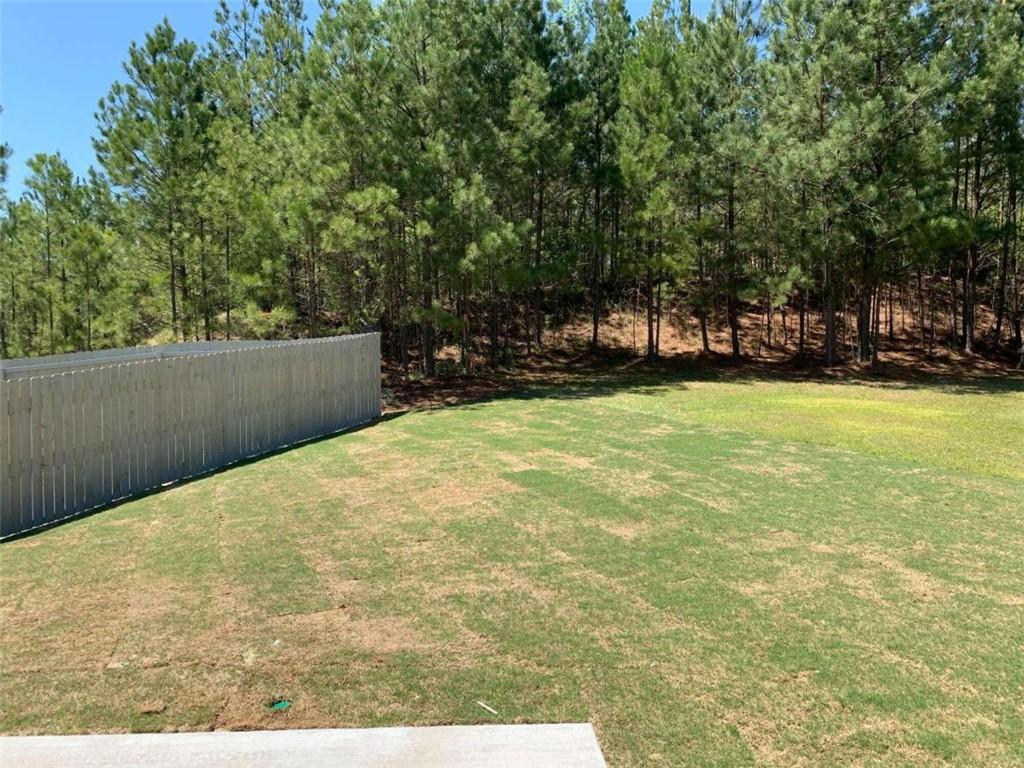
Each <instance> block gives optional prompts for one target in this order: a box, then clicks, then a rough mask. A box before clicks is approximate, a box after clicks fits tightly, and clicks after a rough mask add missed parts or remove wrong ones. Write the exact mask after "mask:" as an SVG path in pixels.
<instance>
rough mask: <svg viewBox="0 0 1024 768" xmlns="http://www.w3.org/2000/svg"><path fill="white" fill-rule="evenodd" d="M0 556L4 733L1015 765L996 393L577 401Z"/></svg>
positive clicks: (527, 396) (233, 481)
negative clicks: (543, 730) (589, 737)
mask: <svg viewBox="0 0 1024 768" xmlns="http://www.w3.org/2000/svg"><path fill="white" fill-rule="evenodd" d="M0 559H2V576H3V581H2V595H0V609H2V614H0V615H2V617H3V621H2V642H3V658H2V677H0V697H2V701H3V706H2V707H0V729H2V730H3V731H5V732H8V733H12V732H19V733H28V732H46V733H63V732H80V731H108V730H122V729H126V728H127V729H132V730H163V729H177V728H181V729H205V728H243V727H306V726H374V725H397V724H429V723H474V722H495V721H497V722H547V721H581V720H590V721H591V722H593V723H594V725H595V727H596V728H597V730H598V734H599V737H600V740H601V744H602V747H603V749H604V751H605V754H606V757H607V759H608V762H609V764H610V765H612V766H633V765H653V766H657V765H691V764H692V765H704V764H720V765H743V764H754V763H758V764H773V765H787V766H788V765H797V764H835V765H847V764H853V763H860V764H869V765H870V764H929V763H941V762H942V761H953V762H955V763H958V764H974V765H979V766H981V765H984V766H992V765H1015V764H1019V763H1020V762H1021V761H1024V708H1022V707H1024V705H1022V699H1021V691H1022V690H1024V664H1022V663H1021V657H1022V653H1024V390H1022V389H1021V387H1020V386H1019V382H1014V381H992V382H989V383H973V384H943V383H932V384H920V383H919V384H917V385H915V386H895V385H883V384H852V383H844V384H836V383H803V382H796V381H789V382H779V381H769V380H764V379H757V378H742V377H740V376H732V377H728V378H725V379H723V378H720V377H714V376H709V375H705V376H699V377H692V376H685V375H674V376H667V375H666V376H665V377H661V376H653V375H649V374H647V375H634V376H629V377H623V376H621V375H618V376H616V375H612V374H607V375H601V376H596V377H594V378H592V379H590V380H588V381H586V382H583V383H576V384H564V385H560V386H546V387H538V388H534V389H529V390H525V391H521V392H517V393H512V394H509V395H508V396H503V397H500V398H494V399H490V400H485V401H480V402H476V403H467V404H463V405H456V406H450V407H445V408H439V409H433V410H424V411H419V412H413V413H408V414H404V415H400V416H396V417H393V418H390V419H388V420H385V421H382V422H380V423H378V424H375V425H372V426H370V427H367V428H364V429H361V430H359V431H357V432H353V433H351V434H347V435H342V436H339V437H335V438H332V439H328V440H323V441H320V442H316V443H313V444H309V445H306V446H303V447H300V448H297V449H294V450H292V451H288V452H285V453H281V454H279V455H276V456H272V457H269V458H266V459H263V460H261V461H256V462H253V463H250V464H247V465H245V466H241V467H236V468H234V469H230V470H227V471H224V472H221V473H219V474H216V475H213V476H210V477H207V478H204V479H201V480H197V481H194V482H191V483H188V484H186V485H183V486H181V487H177V488H172V489H168V490H166V491H164V492H162V493H158V494H154V495H151V496H148V497H146V498H143V499H139V500H136V501H133V502H130V503H126V504H123V505H121V506H118V507H116V508H114V509H110V510H107V511H105V512H102V513H99V514H97V515H94V516H92V517H90V518H87V519H84V520H80V521H76V522H73V523H70V524H67V525H64V526H61V527H58V528H55V529H53V530H50V531H46V532H44V533H41V534H38V535H35V536H31V537H28V538H24V539H21V540H18V541H14V542H10V543H7V544H4V545H2V547H0ZM278 699H287V700H288V701H290V702H291V705H290V707H288V708H287V709H283V710H273V709H271V708H269V707H268V704H269V703H271V702H272V701H275V700H278ZM479 702H483V703H484V704H486V705H487V707H489V708H491V709H493V710H495V711H496V712H497V714H496V715H495V714H492V713H491V712H490V711H489V710H488V709H486V708H484V707H483V706H481V705H480V703H479Z"/></svg>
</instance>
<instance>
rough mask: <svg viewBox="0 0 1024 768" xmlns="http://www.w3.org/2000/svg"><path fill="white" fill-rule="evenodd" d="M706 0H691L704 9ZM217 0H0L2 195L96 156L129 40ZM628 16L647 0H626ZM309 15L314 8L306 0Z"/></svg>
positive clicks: (203, 28) (201, 17)
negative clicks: (50, 157)
mask: <svg viewBox="0 0 1024 768" xmlns="http://www.w3.org/2000/svg"><path fill="white" fill-rule="evenodd" d="M707 4H708V0H697V2H694V3H693V6H694V11H695V12H700V11H703V10H704V8H705V7H706V6H707ZM216 5H217V3H216V0H0V105H2V106H3V110H4V111H3V115H0V139H2V140H3V141H5V142H7V143H8V144H10V145H11V147H12V148H13V150H14V157H13V158H12V159H11V163H10V165H11V169H10V177H9V178H8V195H9V196H10V197H12V198H16V197H18V196H19V195H20V194H21V192H22V190H23V188H24V183H23V182H24V178H25V173H26V171H25V161H26V160H28V158H30V157H31V156H32V155H34V154H36V153H37V152H56V151H60V153H61V154H62V155H63V156H64V158H65V159H66V160H67V161H68V163H69V164H70V165H71V168H72V169H73V170H74V172H75V173H76V174H79V175H82V174H84V173H85V172H86V170H87V169H88V168H89V166H90V165H92V164H94V163H95V154H94V153H93V149H92V137H93V135H94V133H95V119H94V117H93V115H94V113H95V112H96V102H97V101H99V99H100V97H102V96H104V95H106V93H107V91H108V89H109V88H110V84H111V83H113V82H114V81H115V80H117V79H119V78H121V76H122V74H123V72H122V69H121V62H122V61H124V59H125V55H126V53H127V51H128V45H129V43H131V41H133V40H137V41H141V40H142V39H143V36H144V35H145V33H146V32H147V31H149V30H150V29H152V28H153V27H154V26H156V24H158V23H159V22H160V20H161V19H163V18H164V17H165V16H166V17H167V18H168V19H169V20H170V22H171V25H172V26H173V27H174V28H175V30H176V31H177V32H178V34H179V35H181V36H183V37H188V38H191V39H193V40H195V41H197V42H199V43H201V44H202V43H205V42H206V41H207V39H208V36H209V33H210V30H211V29H212V28H213V23H214V21H213V13H214V9H215V8H216ZM628 5H629V10H630V13H631V15H632V16H633V17H634V18H638V17H640V16H643V15H644V14H645V13H646V12H647V10H648V9H649V7H650V0H629V2H628ZM306 7H307V15H309V16H313V13H314V12H315V11H316V10H318V7H319V5H318V3H317V2H316V0H306Z"/></svg>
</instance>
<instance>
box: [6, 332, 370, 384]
mask: <svg viewBox="0 0 1024 768" xmlns="http://www.w3.org/2000/svg"><path fill="white" fill-rule="evenodd" d="M377 335H379V334H378V333H377V332H375V331H374V332H370V333H353V334H346V335H342V336H323V337H320V338H316V339H288V340H282V341H277V340H275V341H264V340H257V341H207V342H184V343H180V344H161V345H155V346H149V347H125V348H119V349H108V350H99V351H96V352H71V353H68V354H65V355H46V356H41V357H19V358H12V359H8V360H0V382H4V381H13V380H16V379H26V378H36V377H39V376H53V375H59V374H61V373H74V372H77V371H86V370H89V369H92V368H106V367H110V366H117V365H124V364H128V363H141V362H147V361H154V360H166V359H175V358H183V357H205V356H207V355H212V354H223V353H227V352H254V351H260V350H266V349H276V348H282V347H293V346H305V345H310V344H332V343H333V344H337V343H345V342H347V341H349V340H354V339H361V338H366V337H369V336H377Z"/></svg>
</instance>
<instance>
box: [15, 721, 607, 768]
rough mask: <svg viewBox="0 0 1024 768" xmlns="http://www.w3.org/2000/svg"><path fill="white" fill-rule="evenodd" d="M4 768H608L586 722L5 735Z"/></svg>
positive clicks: (592, 731)
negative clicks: (77, 734)
mask: <svg viewBox="0 0 1024 768" xmlns="http://www.w3.org/2000/svg"><path fill="white" fill-rule="evenodd" d="M0 766H2V768H15V766H17V768H42V767H43V766H46V768H51V767H53V766H76V767H77V768H115V767H116V768H126V766H133V767H134V766H138V767H139V768H142V767H143V766H144V767H145V768H164V767H165V766H166V768H171V767H172V766H173V767H174V768H179V767H180V766H195V767H196V768H203V767H204V766H230V768H241V766H254V767H255V766H258V767H259V768H284V767H285V766H287V768H295V766H303V768H328V766H329V767H330V768H524V767H525V766H529V768H605V762H604V758H603V757H602V756H601V749H600V747H599V746H598V744H597V737H596V736H595V735H594V730H593V728H591V726H590V725H589V724H588V723H564V724H552V725H450V726H436V727H427V728H351V729H348V728H344V729H340V728H330V729H314V730H291V731H212V732H201V733H134V734H103V735H92V736H6V737H3V738H0Z"/></svg>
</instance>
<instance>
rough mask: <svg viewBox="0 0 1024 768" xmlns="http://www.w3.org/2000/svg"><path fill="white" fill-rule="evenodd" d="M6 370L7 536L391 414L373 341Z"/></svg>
mask: <svg viewBox="0 0 1024 768" xmlns="http://www.w3.org/2000/svg"><path fill="white" fill-rule="evenodd" d="M2 362H3V365H2V366H0V537H6V536H11V535H13V534H17V533H21V532H23V531H27V530H30V529H32V528H36V527H38V526H41V525H46V524H48V523H51V522H54V521H56V520H61V519H63V518H68V517H73V516H75V515H79V514H82V513H83V512H86V511H88V510H90V509H94V508H96V507H99V506H103V505H105V504H109V503H110V502H112V501H115V500H117V499H121V498H124V497H127V496H133V495H136V494H138V493H141V492H143V491H146V490H149V489H152V488H157V487H159V486H161V485H164V484H167V483H171V482H174V481H177V480H182V479H184V478H187V477H190V476H193V475H197V474H201V473H203V472H206V471H209V470H212V469H216V468H218V467H222V466H225V465H226V464H231V463H232V462H235V461H239V460H240V459H245V458H247V457H250V456H256V455H259V454H262V453H266V452H268V451H273V450H275V449H277V448H282V447H284V446H287V445H291V444H293V443H297V442H301V441H303V440H308V439H310V438H313V437H318V436H320V435H326V434H330V433H332V432H337V431H339V430H342V429H345V428H347V427H351V426H354V425H356V424H361V423H363V422H366V421H369V420H371V419H373V418H375V417H377V416H379V415H380V335H379V334H376V333H368V334H360V335H355V336H340V337H335V338H327V339H315V340H310V341H288V342H210V343H206V344H191V345H189V344H177V345H167V346H165V347H158V348H152V349H146V348H137V349H134V350H114V351H108V352H101V353H82V354H80V355H67V356H55V357H50V358H34V359H22V360H15V361H11V360H7V361H2ZM57 371H60V372H57ZM40 373H41V374H42V375H38V374H40Z"/></svg>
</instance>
